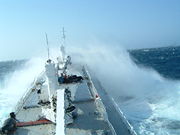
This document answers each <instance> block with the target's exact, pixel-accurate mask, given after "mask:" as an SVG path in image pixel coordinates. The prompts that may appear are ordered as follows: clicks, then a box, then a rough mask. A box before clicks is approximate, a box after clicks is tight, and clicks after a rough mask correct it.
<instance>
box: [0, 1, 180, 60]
mask: <svg viewBox="0 0 180 135" xmlns="http://www.w3.org/2000/svg"><path fill="white" fill-rule="evenodd" d="M0 19H1V23H0V61H2V60H11V59H24V58H30V57H32V56H34V55H39V54H41V53H42V52H45V50H46V46H45V32H47V33H48V37H49V42H50V46H51V47H54V46H58V44H59V43H60V42H59V41H60V37H61V28H62V27H65V29H66V35H67V41H68V43H69V44H70V45H76V44H78V45H81V46H83V45H86V44H88V43H91V42H93V41H94V40H98V41H100V42H101V41H102V42H103V43H107V44H108V45H113V44H119V45H122V46H124V47H126V48H128V49H129V48H147V47H160V46H170V45H180V1H179V0H31V1H25V0H4V1H3V0H2V1H0ZM111 43H112V44H111Z"/></svg>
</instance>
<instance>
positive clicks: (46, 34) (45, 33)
mask: <svg viewBox="0 0 180 135" xmlns="http://www.w3.org/2000/svg"><path fill="white" fill-rule="evenodd" d="M45 35H46V44H47V51H48V60H49V42H48V36H47V33H45Z"/></svg>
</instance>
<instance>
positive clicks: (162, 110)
mask: <svg viewBox="0 0 180 135" xmlns="http://www.w3.org/2000/svg"><path fill="white" fill-rule="evenodd" d="M69 50H71V52H70V54H71V55H72V58H73V61H74V60H75V61H76V63H84V64H87V65H88V67H89V68H90V69H91V70H92V71H93V72H94V74H95V75H96V77H97V78H98V79H99V80H100V81H101V83H102V84H103V86H104V87H105V88H106V90H107V91H108V93H109V94H110V95H112V97H113V98H114V99H115V101H116V102H117V104H118V105H119V107H120V108H121V110H122V111H123V112H124V114H125V115H126V117H127V118H128V119H129V121H130V123H131V124H132V125H133V127H134V128H135V130H136V132H137V133H138V134H141V135H142V134H143V135H172V134H173V135H178V134H180V130H179V129H178V127H179V125H180V124H179V121H180V115H179V113H180V111H179V110H180V102H179V101H180V82H179V81H172V80H167V79H165V78H163V77H161V75H159V74H158V73H157V72H156V71H154V70H152V69H148V68H142V67H141V68H140V67H138V66H137V65H136V64H135V63H134V62H133V61H132V60H131V57H130V56H129V53H128V52H127V51H126V50H125V49H123V48H120V47H117V46H114V47H113V48H112V47H108V46H106V47H105V46H99V45H97V46H96V47H95V45H92V46H90V47H86V48H81V47H80V48H77V47H76V48H72V47H71V48H70V49H69Z"/></svg>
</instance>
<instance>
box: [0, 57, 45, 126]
mask: <svg viewBox="0 0 180 135" xmlns="http://www.w3.org/2000/svg"><path fill="white" fill-rule="evenodd" d="M44 64H45V61H44V59H42V58H32V59H30V60H28V61H27V62H26V63H25V64H24V66H23V68H21V69H18V70H16V71H15V72H13V73H11V74H8V75H7V76H6V78H5V82H4V84H5V85H4V87H2V88H1V89H0V99H1V100H0V110H1V111H0V122H1V123H0V124H2V123H3V121H4V119H6V117H8V115H9V113H10V112H11V111H14V110H13V109H14V107H15V105H16V104H17V102H18V101H19V100H20V98H21V97H22V95H23V94H24V93H25V91H26V90H27V89H28V88H29V87H30V84H31V83H32V82H33V80H34V79H35V78H36V77H37V76H38V75H39V73H41V72H42V71H43V69H44Z"/></svg>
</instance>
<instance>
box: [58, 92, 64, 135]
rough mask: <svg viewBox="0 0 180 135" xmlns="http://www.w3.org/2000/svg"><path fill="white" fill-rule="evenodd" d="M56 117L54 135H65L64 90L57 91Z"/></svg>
mask: <svg viewBox="0 0 180 135" xmlns="http://www.w3.org/2000/svg"><path fill="white" fill-rule="evenodd" d="M56 111H57V113H56V114H57V116H56V135H65V133H64V132H65V127H64V126H65V124H64V89H59V90H57V110H56Z"/></svg>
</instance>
